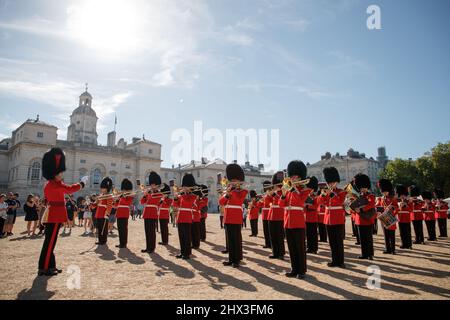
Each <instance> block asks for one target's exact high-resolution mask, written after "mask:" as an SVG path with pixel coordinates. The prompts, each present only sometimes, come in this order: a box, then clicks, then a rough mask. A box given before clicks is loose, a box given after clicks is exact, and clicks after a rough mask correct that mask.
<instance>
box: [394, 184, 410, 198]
mask: <svg viewBox="0 0 450 320" xmlns="http://www.w3.org/2000/svg"><path fill="white" fill-rule="evenodd" d="M395 191H396V193H397V197H401V196H407V195H408V189H407V188H406V187H405V186H404V185H402V184H399V185H397V187H395Z"/></svg>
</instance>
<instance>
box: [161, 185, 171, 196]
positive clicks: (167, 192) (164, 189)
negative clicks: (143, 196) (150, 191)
mask: <svg viewBox="0 0 450 320" xmlns="http://www.w3.org/2000/svg"><path fill="white" fill-rule="evenodd" d="M163 185H164V186H163V188H162V189H161V192H164V194H166V195H169V193H170V187H169V185H168V184H167V183H164V184H163Z"/></svg>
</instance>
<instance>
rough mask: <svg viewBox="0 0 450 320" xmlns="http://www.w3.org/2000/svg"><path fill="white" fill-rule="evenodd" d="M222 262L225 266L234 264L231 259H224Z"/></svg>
mask: <svg viewBox="0 0 450 320" xmlns="http://www.w3.org/2000/svg"><path fill="white" fill-rule="evenodd" d="M222 264H223V265H224V266H231V265H233V262H230V261H224V262H222Z"/></svg>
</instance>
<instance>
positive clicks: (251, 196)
mask: <svg viewBox="0 0 450 320" xmlns="http://www.w3.org/2000/svg"><path fill="white" fill-rule="evenodd" d="M256 195H257V194H256V191H255V190H250V198H256Z"/></svg>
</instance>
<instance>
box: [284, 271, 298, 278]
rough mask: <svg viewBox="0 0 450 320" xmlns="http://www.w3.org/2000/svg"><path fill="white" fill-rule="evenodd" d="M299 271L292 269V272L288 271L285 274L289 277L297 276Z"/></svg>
mask: <svg viewBox="0 0 450 320" xmlns="http://www.w3.org/2000/svg"><path fill="white" fill-rule="evenodd" d="M297 274H298V273H297V272H294V271H291V272H286V273H285V276H286V277H288V278H295V277H296V276H297Z"/></svg>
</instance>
